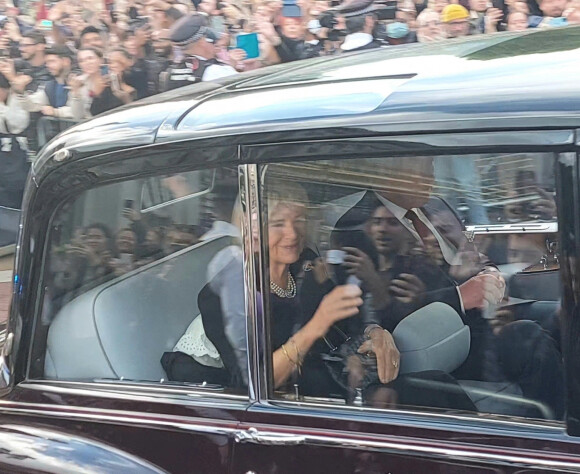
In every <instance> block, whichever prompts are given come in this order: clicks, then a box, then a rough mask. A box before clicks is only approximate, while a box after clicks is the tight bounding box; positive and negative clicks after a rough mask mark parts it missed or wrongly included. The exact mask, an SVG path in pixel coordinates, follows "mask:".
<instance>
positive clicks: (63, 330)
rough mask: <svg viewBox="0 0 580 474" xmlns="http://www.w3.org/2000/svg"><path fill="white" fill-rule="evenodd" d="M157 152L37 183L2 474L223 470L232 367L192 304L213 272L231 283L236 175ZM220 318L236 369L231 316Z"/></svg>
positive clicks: (199, 152) (11, 353)
mask: <svg viewBox="0 0 580 474" xmlns="http://www.w3.org/2000/svg"><path fill="white" fill-rule="evenodd" d="M169 148H170V147H169ZM169 148H168V147H167V146H165V147H164V149H163V152H160V151H158V150H157V149H151V148H149V149H147V150H142V151H140V152H137V153H135V152H134V151H124V152H123V151H121V152H119V153H117V154H116V155H115V157H109V158H112V159H111V160H108V159H105V160H102V159H90V158H89V159H85V160H84V161H83V163H82V164H81V165H78V164H75V163H70V165H71V166H70V169H69V168H68V167H66V166H64V167H63V168H66V169H60V170H59V171H60V172H61V173H62V174H60V177H59V178H55V175H57V174H59V173H53V175H52V176H51V175H49V178H48V179H47V180H46V181H40V182H39V183H38V184H39V188H38V193H37V194H35V196H34V198H32V200H33V201H34V202H36V207H35V206H33V205H31V206H30V207H29V208H28V214H27V220H26V221H25V225H24V230H23V234H24V237H23V241H22V246H23V248H26V249H29V250H30V251H27V252H23V253H22V254H21V255H20V257H19V262H20V265H19V266H17V272H16V275H17V276H16V279H15V280H16V281H17V282H18V284H21V285H22V286H21V288H22V289H24V290H22V291H20V292H16V295H15V300H14V305H13V308H14V312H13V313H12V319H11V326H10V327H11V329H10V332H11V335H10V337H9V340H10V343H9V345H8V346H6V347H5V350H4V356H5V357H8V358H9V359H8V360H9V366H8V367H9V369H7V370H9V371H8V372H6V371H5V372H3V373H4V374H5V376H7V378H8V380H7V381H8V382H9V383H10V384H11V385H12V386H9V387H7V390H5V392H4V393H5V394H4V397H3V399H2V400H0V412H1V413H2V418H1V424H2V430H3V439H5V440H6V443H3V446H5V450H4V448H3V452H2V454H1V455H0V464H1V465H3V466H4V467H3V468H2V470H4V469H9V467H11V466H12V465H13V463H14V460H15V459H20V461H19V462H20V464H19V469H22V470H23V471H24V470H26V469H29V470H35V471H34V472H44V471H46V472H55V471H59V472H65V471H66V472H79V471H81V470H85V471H86V472H96V471H97V470H100V471H99V472H101V471H102V472H131V471H134V472H147V470H149V471H150V472H161V471H162V472H184V473H185V472H207V473H214V472H227V470H228V466H229V461H230V455H231V443H232V440H233V435H234V434H235V431H236V428H237V425H238V423H239V420H240V419H241V415H242V414H243V413H244V411H245V409H246V408H247V406H248V405H249V395H248V391H247V388H246V385H245V383H244V382H243V380H240V379H239V378H237V379H236V382H235V383H234V382H231V381H232V380H234V378H233V376H230V375H231V374H230V372H233V371H235V370H236V369H237V372H238V373H241V371H242V370H247V369H246V368H245V365H244V366H243V367H235V366H234V367H229V368H228V369H226V368H225V367H226V366H227V364H228V363H229V362H226V363H225V364H224V361H223V359H220V357H219V353H218V351H217V350H216V348H215V346H214V345H213V344H212V343H211V342H209V340H208V337H207V335H206V334H205V332H204V329H203V324H202V322H201V318H202V316H201V311H202V310H201V309H200V308H202V307H204V305H206V306H207V303H208V302H207V301H206V299H204V298H205V297H203V296H200V293H201V292H202V290H203V289H204V288H206V287H209V286H210V283H212V280H213V278H214V277H216V275H218V274H219V270H220V269H221V267H226V266H227V267H228V268H229V269H233V271H234V273H235V275H238V274H239V275H240V281H242V280H241V275H242V259H241V249H240V239H239V235H238V234H239V226H238V225H236V222H237V221H234V223H232V214H233V213H234V214H235V212H234V209H237V207H238V206H239V196H238V195H239V189H238V184H237V166H236V165H235V164H233V165H231V164H230V165H225V166H220V165H219V164H215V165H214V164H213V163H212V164H209V165H208V163H210V162H209V161H207V160H206V156H204V154H203V153H204V151H203V149H202V148H201V147H197V148H196V149H195V152H193V151H191V150H192V148H190V147H183V144H181V145H180V148H179V149H177V150H170V149H169ZM212 156H213V157H214V159H215V161H216V163H219V156H220V150H219V149H213V150H212ZM228 156H229V155H228ZM71 169H72V171H71ZM87 177H89V179H87ZM97 177H99V178H97ZM51 179H52V181H51ZM55 179H56V181H54V180H55ZM218 183H219V184H218ZM57 189H60V191H57ZM55 191H56V192H55ZM228 213H229V215H228ZM217 216H219V218H218V217H217ZM30 242H34V244H36V246H35V247H34V248H35V251H32V250H31V249H32V248H33V247H32V246H33V245H34V244H31V243H30ZM31 262H34V268H39V269H42V272H28V271H26V270H25V269H26V268H30V267H29V266H28V265H31ZM211 272H213V273H211ZM34 282H37V284H34ZM229 289H230V290H231V291H232V292H235V290H236V289H237V287H236V289H234V288H233V284H232V285H230V287H229ZM219 290H220V288H218V290H216V291H219ZM241 291H242V292H241V296H242V298H241V304H242V305H243V289H242V290H241ZM206 293H207V292H206ZM206 293H204V294H206ZM237 294H238V295H239V292H238V293H237ZM238 300H239V297H238ZM232 311H237V312H238V313H239V314H240V318H239V320H238V321H234V322H233V324H234V325H235V324H237V325H238V326H240V327H241V328H242V329H241V330H240V331H238V333H239V334H240V337H239V338H238V340H237V341H236V344H237V345H236V346H235V348H234V351H235V355H236V359H235V360H234V364H238V363H239V362H240V360H241V359H240V357H239V356H240V354H242V356H243V357H245V352H246V341H245V329H244V328H245V317H244V308H243V306H239V307H234V308H233V310H232ZM209 315H210V316H211V313H210V314H209ZM205 316H208V314H204V317H205ZM22 328H24V329H22ZM208 331H209V329H208ZM222 332H223V328H222ZM15 334H16V337H15ZM29 343H30V345H29ZM216 344H218V343H217V342H216ZM230 362H231V361H230ZM242 364H243V362H242ZM228 370H229V371H230V372H228ZM242 378H243V377H242ZM230 382H231V383H230ZM6 430H8V431H10V432H13V437H12V438H10V436H8V435H6ZM39 440H42V442H38V441H39ZM55 466H56V467H55Z"/></svg>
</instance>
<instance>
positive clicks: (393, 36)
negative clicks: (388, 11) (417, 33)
mask: <svg viewBox="0 0 580 474" xmlns="http://www.w3.org/2000/svg"><path fill="white" fill-rule="evenodd" d="M410 36H411V35H410V31H409V27H408V26H407V24H406V23H402V22H400V21H396V22H394V23H389V24H388V25H387V41H388V43H389V44H390V45H391V46H396V45H398V44H405V43H412V42H413V41H412V40H411V38H410Z"/></svg>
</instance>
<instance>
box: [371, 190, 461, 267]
mask: <svg viewBox="0 0 580 474" xmlns="http://www.w3.org/2000/svg"><path fill="white" fill-rule="evenodd" d="M375 194H376V196H377V198H378V199H379V201H381V202H382V203H383V204H384V206H385V207H386V208H387V209H388V210H389V211H390V212H391V213H392V214H393V215H394V216H395V217H396V218H397V219H399V222H401V224H403V225H404V226H405V228H406V229H407V230H408V231H409V232H411V234H412V235H413V236H414V237H415V239H417V240H418V241H421V237H419V234H418V233H417V231H416V230H415V226H413V223H412V222H411V221H410V220H409V219H407V218H406V217H405V214H407V209H404V208H402V207H401V206H398V205H397V204H395V203H394V202H391V201H389V200H388V199H386V198H384V197H383V196H381V195H380V194H378V193H375ZM411 210H412V211H413V212H415V214H417V216H418V217H419V219H420V220H421V222H423V224H425V225H426V226H427V228H428V229H429V230H430V231H431V233H432V234H433V235H434V236H435V238H436V239H437V242H438V243H439V248H440V249H441V253H442V254H443V258H444V259H445V261H446V262H447V263H449V264H451V263H453V262H454V261H455V256H456V254H457V249H456V248H454V246H453V245H452V244H451V243H450V242H449V241H448V240H447V239H445V238H444V237H443V236H442V235H441V233H440V232H439V231H438V230H437V229H436V228H435V226H434V225H433V224H432V223H431V221H430V220H429V219H428V218H427V216H426V215H425V213H424V212H423V211H422V210H421V209H419V208H414V209H411Z"/></svg>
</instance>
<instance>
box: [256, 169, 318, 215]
mask: <svg viewBox="0 0 580 474" xmlns="http://www.w3.org/2000/svg"><path fill="white" fill-rule="evenodd" d="M264 197H265V199H266V203H267V206H268V217H270V216H271V215H272V212H273V211H274V210H275V209H276V208H277V207H278V206H280V205H282V206H303V207H305V208H306V207H307V206H308V195H307V194H306V190H305V189H304V188H303V187H302V186H301V185H300V184H298V183H297V182H295V181H287V180H284V179H280V178H269V179H266V182H265V185H264Z"/></svg>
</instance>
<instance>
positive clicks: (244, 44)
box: [236, 33, 260, 59]
mask: <svg viewBox="0 0 580 474" xmlns="http://www.w3.org/2000/svg"><path fill="white" fill-rule="evenodd" d="M236 48H239V49H243V50H244V51H245V52H246V59H254V58H257V57H259V56H260V45H259V43H258V34H257V33H247V34H239V35H238V36H237V37H236Z"/></svg>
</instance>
